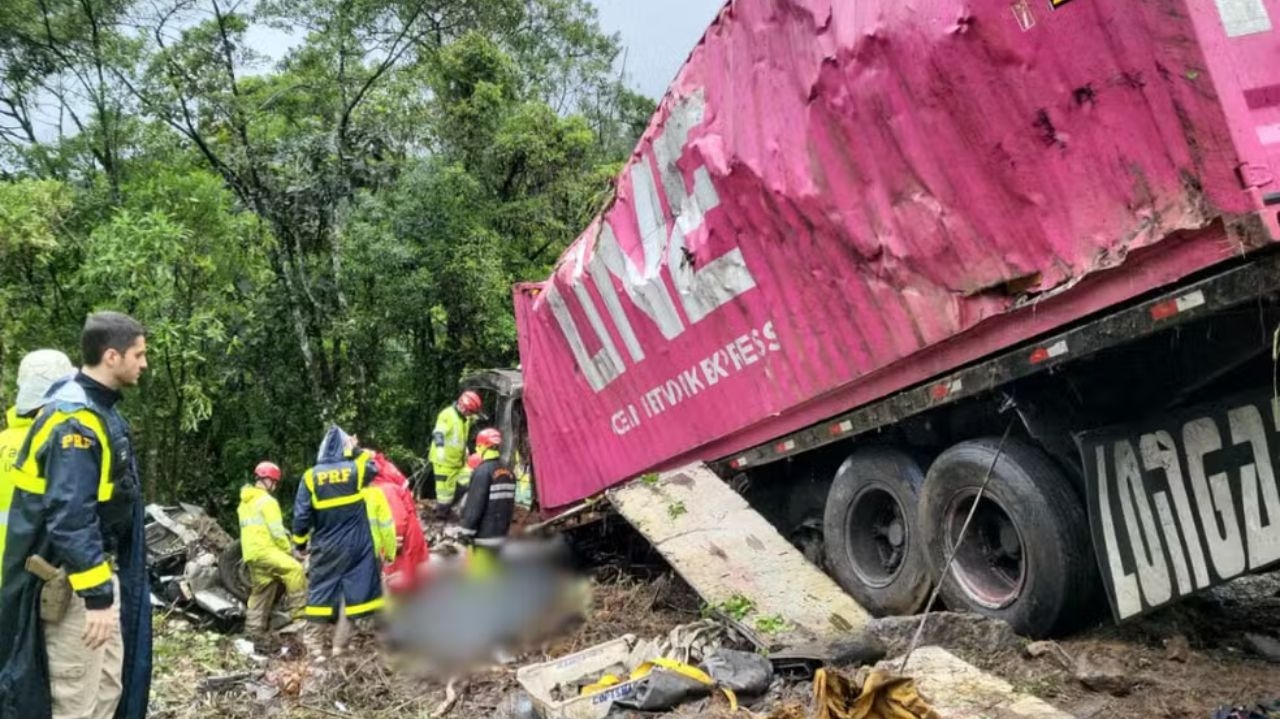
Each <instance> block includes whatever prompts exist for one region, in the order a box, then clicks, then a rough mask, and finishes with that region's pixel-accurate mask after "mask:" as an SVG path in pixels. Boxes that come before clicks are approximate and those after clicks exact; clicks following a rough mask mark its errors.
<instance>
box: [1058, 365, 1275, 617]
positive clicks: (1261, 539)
mask: <svg viewBox="0 0 1280 719" xmlns="http://www.w3.org/2000/svg"><path fill="white" fill-rule="evenodd" d="M1277 411H1278V410H1277V405H1276V404H1275V403H1273V402H1272V398H1271V396H1270V394H1269V393H1268V392H1263V391H1259V392H1257V393H1254V394H1252V395H1248V396H1245V397H1241V398H1236V399H1233V400H1230V401H1226V402H1221V403H1217V404H1214V405H1209V406H1205V407H1201V408H1198V409H1195V410H1190V411H1188V412H1183V413H1178V414H1176V415H1170V416H1167V417H1160V418H1157V419H1153V420H1150V421H1147V422H1142V423H1139V424H1136V425H1131V426H1124V427H1118V428H1111V429H1104V430H1098V431H1095V432H1088V433H1086V434H1085V435H1083V436H1082V437H1081V440H1080V447H1081V452H1082V456H1083V457H1084V458H1085V468H1086V475H1087V488H1088V504H1089V522H1090V526H1091V528H1092V533H1093V543H1094V548H1095V551H1096V553H1097V556H1098V562H1099V565H1100V566H1101V568H1102V575H1103V583H1104V584H1105V586H1106V589H1107V596H1108V599H1109V600H1110V601H1111V606H1112V609H1113V611H1114V613H1115V617H1116V619H1117V620H1123V619H1128V618H1130V617H1133V616H1136V615H1139V614H1142V613H1144V612H1148V611H1150V610H1152V609H1155V608H1156V607H1159V606H1161V605H1164V604H1167V603H1169V602H1171V601H1173V600H1175V599H1178V598H1180V597H1184V596H1186V595H1189V594H1192V593H1193V592H1196V591H1199V590H1202V589H1205V588H1207V587H1211V586H1214V585H1216V584H1221V583H1223V582H1225V581H1227V580H1230V579H1232V578H1234V577H1237V576H1239V575H1241V574H1243V573H1244V572H1246V571H1255V570H1258V569H1262V568H1264V567H1267V566H1269V565H1272V564H1275V563H1277V562H1280V482H1278V481H1277V475H1276V461H1277V458H1278V457H1280V455H1278V454H1277V453H1278V452H1280V415H1277V414H1276V412H1277Z"/></svg>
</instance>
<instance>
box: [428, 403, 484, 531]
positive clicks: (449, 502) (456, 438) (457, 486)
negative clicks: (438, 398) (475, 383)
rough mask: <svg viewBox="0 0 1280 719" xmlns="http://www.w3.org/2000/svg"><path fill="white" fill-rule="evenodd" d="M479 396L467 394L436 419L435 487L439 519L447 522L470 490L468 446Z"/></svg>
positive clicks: (432, 456)
mask: <svg viewBox="0 0 1280 719" xmlns="http://www.w3.org/2000/svg"><path fill="white" fill-rule="evenodd" d="M482 408H483V403H482V402H481V401H480V395H478V394H476V393H475V392H472V391H471V390H467V391H466V392H463V393H462V395H461V396H459V397H458V401H457V402H454V403H453V404H451V405H449V406H448V407H445V408H444V409H443V410H441V411H440V414H439V415H438V416H437V417H436V427H435V429H434V430H433V431H432V433H431V452H430V459H431V470H432V472H433V473H434V474H435V483H436V517H437V518H439V519H444V518H445V517H448V516H449V513H450V512H451V511H452V510H453V504H454V501H455V500H456V498H457V494H458V492H459V491H460V490H461V491H464V492H465V491H466V487H467V481H468V479H467V477H468V473H467V442H468V441H469V440H470V438H471V424H472V422H474V421H475V416H476V415H478V414H480V410H481V409H482Z"/></svg>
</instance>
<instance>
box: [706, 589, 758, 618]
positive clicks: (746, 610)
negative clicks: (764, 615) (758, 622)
mask: <svg viewBox="0 0 1280 719" xmlns="http://www.w3.org/2000/svg"><path fill="white" fill-rule="evenodd" d="M716 609H718V610H720V611H721V612H722V613H724V614H725V615H727V616H730V617H733V618H734V619H736V620H737V621H742V620H743V619H746V618H747V615H748V614H750V613H751V612H754V611H755V609H756V603H755V602H753V601H751V599H750V598H748V597H745V596H743V595H741V594H735V595H733V596H731V597H729V598H728V599H726V600H724V601H723V602H720V603H719V604H717V605H716Z"/></svg>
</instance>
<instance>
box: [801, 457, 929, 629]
mask: <svg viewBox="0 0 1280 719" xmlns="http://www.w3.org/2000/svg"><path fill="white" fill-rule="evenodd" d="M923 482H924V473H923V472H921V470H920V465H919V464H918V463H917V462H916V461H915V460H913V459H912V458H911V457H909V456H907V455H906V454H904V453H902V452H899V451H897V450H893V449H880V448H877V449H867V450H862V451H860V452H857V453H855V454H854V455H853V456H851V457H849V458H848V459H847V460H845V462H844V464H842V465H840V469H839V470H838V471H837V472H836V478H835V481H834V482H833V483H832V484H831V491H830V492H829V493H828V494H827V505H826V510H825V512H824V516H823V521H822V534H823V539H824V543H825V545H826V558H827V569H828V570H829V571H830V572H831V574H833V575H834V576H835V579H836V581H837V582H839V583H840V586H841V587H844V590H845V591H846V592H848V593H849V594H850V595H851V596H853V598H854V599H856V600H858V603H859V604H861V605H862V606H863V608H865V609H866V610H867V611H870V612H872V613H874V614H877V615H886V614H887V615H893V614H914V613H915V612H917V611H918V610H919V609H920V608H921V607H923V606H924V603H925V600H926V599H928V596H929V576H930V573H929V562H928V558H927V557H926V555H925V548H924V545H923V544H922V543H921V541H920V540H919V537H918V532H917V530H916V527H917V524H916V507H917V504H918V500H917V498H916V492H917V491H918V489H919V487H920V486H921V484H922V483H923Z"/></svg>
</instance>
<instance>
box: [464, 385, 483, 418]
mask: <svg viewBox="0 0 1280 719" xmlns="http://www.w3.org/2000/svg"><path fill="white" fill-rule="evenodd" d="M483 407H484V402H482V401H481V400H480V395H478V394H476V393H475V392H472V391H471V390H467V391H466V392H463V393H462V396H461V397H458V409H459V410H461V411H462V413H463V414H477V413H479V412H480V410H481V409H482V408H483Z"/></svg>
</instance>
